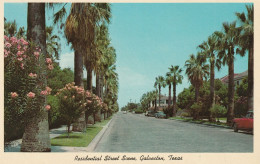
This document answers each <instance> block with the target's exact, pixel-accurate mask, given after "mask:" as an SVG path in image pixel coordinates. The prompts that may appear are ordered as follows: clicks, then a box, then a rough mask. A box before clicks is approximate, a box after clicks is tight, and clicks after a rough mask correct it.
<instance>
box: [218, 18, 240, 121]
mask: <svg viewBox="0 0 260 164" xmlns="http://www.w3.org/2000/svg"><path fill="white" fill-rule="evenodd" d="M223 28H224V32H219V31H216V32H215V33H214V35H215V36H216V37H217V39H218V49H219V52H218V58H219V59H220V60H221V61H222V64H223V65H226V64H227V65H228V112H227V122H228V123H231V121H232V119H233V118H234V94H235V88H234V59H235V47H236V46H237V45H238V41H239V36H240V32H241V29H240V28H237V27H236V22H232V23H223ZM241 55H243V54H241Z"/></svg>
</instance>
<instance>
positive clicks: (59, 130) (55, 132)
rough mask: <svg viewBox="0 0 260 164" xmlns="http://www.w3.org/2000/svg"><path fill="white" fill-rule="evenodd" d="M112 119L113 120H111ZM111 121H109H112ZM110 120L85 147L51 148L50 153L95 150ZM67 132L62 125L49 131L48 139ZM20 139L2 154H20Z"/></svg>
mask: <svg viewBox="0 0 260 164" xmlns="http://www.w3.org/2000/svg"><path fill="white" fill-rule="evenodd" d="M112 119H113V118H112ZM112 119H111V120H112ZM111 120H110V121H109V122H108V123H107V124H106V125H105V126H104V127H103V129H102V130H101V131H100V132H99V133H98V134H97V135H96V137H95V138H94V139H93V140H92V141H91V142H90V144H89V145H88V146H87V147H67V146H51V152H91V151H93V150H94V149H95V147H96V145H97V143H98V142H99V141H100V139H101V138H102V136H103V135H104V133H105V131H106V129H107V128H108V126H109V124H110V122H111ZM66 132H67V126H65V125H63V126H62V127H60V128H56V129H51V130H50V132H49V133H50V138H51V139H52V138H55V137H58V136H59V135H61V134H63V133H66ZM21 143H22V139H18V140H15V141H12V142H11V144H10V146H8V147H5V148H4V152H20V148H21Z"/></svg>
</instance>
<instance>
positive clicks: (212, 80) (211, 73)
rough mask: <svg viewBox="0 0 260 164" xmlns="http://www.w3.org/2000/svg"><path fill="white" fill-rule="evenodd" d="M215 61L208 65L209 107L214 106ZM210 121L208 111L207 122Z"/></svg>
mask: <svg viewBox="0 0 260 164" xmlns="http://www.w3.org/2000/svg"><path fill="white" fill-rule="evenodd" d="M214 69H215V61H212V62H211V63H210V96H209V97H210V107H209V108H211V107H213V106H214V105H215V70H214ZM211 119H212V116H211V112H210V110H209V120H211Z"/></svg>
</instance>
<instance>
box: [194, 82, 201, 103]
mask: <svg viewBox="0 0 260 164" xmlns="http://www.w3.org/2000/svg"><path fill="white" fill-rule="evenodd" d="M199 90H200V86H199V85H198V84H196V85H195V102H196V103H198V102H199Z"/></svg>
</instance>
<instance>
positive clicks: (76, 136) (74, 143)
mask: <svg viewBox="0 0 260 164" xmlns="http://www.w3.org/2000/svg"><path fill="white" fill-rule="evenodd" d="M110 119H111V117H110V118H108V119H107V120H103V121H101V122H96V124H94V125H88V127H87V130H86V132H85V133H80V132H71V133H70V135H69V138H67V133H65V134H62V135H60V136H58V137H56V138H53V139H51V145H52V146H71V147H86V146H88V144H89V143H90V142H91V141H92V140H93V139H94V138H95V136H96V135H97V134H98V133H99V132H100V131H101V130H102V128H103V126H105V125H106V124H107V123H108V121H109V120H110Z"/></svg>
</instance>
